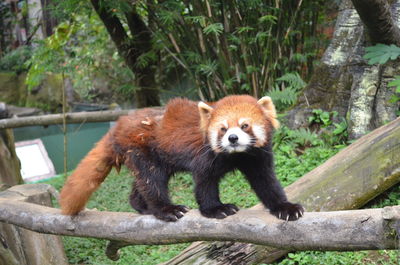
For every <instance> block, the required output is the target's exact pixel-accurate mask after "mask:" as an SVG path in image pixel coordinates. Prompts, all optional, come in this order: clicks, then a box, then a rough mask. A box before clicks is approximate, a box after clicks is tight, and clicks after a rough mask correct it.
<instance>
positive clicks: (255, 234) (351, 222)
mask: <svg viewBox="0 0 400 265" xmlns="http://www.w3.org/2000/svg"><path fill="white" fill-rule="evenodd" d="M399 220H400V206H393V207H385V208H383V209H367V210H355V211H337V212H307V213H305V215H304V217H302V218H300V219H299V220H298V221H295V222H285V221H282V220H278V219H277V218H276V217H274V216H272V215H270V214H268V213H267V212H266V211H264V210H241V211H239V212H238V213H237V214H235V215H233V216H230V217H228V218H225V219H222V220H218V219H210V218H205V217H203V216H201V215H200V214H199V212H198V211H197V210H191V211H190V212H188V213H187V214H186V215H185V216H184V217H183V218H182V219H180V220H179V221H178V222H163V221H160V220H157V219H156V218H155V217H153V216H150V215H138V214H134V213H124V212H98V211H84V212H82V213H80V214H79V215H78V216H75V217H70V216H64V215H61V214H60V210H59V209H54V208H50V207H45V206H41V205H36V204H32V203H27V202H23V201H19V200H12V199H11V200H10V199H5V198H0V221H2V222H6V223H9V224H13V225H17V226H20V227H23V228H26V229H29V230H32V231H36V232H40V233H46V234H55V235H67V236H78V237H94V238H102V239H108V240H115V241H122V242H124V243H122V244H121V245H120V246H126V245H137V244H151V245H153V244H157V245H158V244H174V243H182V242H193V241H199V240H205V241H215V240H218V241H239V242H247V243H254V244H259V245H268V246H274V247H278V248H284V249H290V250H346V251H350V250H368V249H395V248H396V247H397V246H396V233H397V230H398V229H399V225H400V223H399ZM115 251H116V250H114V253H115ZM111 254H112V253H111Z"/></svg>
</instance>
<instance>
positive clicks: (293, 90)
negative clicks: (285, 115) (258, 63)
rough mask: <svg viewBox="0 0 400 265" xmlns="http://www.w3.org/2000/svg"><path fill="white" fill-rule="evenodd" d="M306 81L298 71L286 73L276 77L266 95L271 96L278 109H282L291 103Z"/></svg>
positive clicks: (294, 100)
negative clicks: (273, 84) (273, 85)
mask: <svg viewBox="0 0 400 265" xmlns="http://www.w3.org/2000/svg"><path fill="white" fill-rule="evenodd" d="M305 86H306V83H305V82H304V81H303V79H302V78H301V77H300V75H299V74H298V73H286V74H284V75H283V76H281V77H279V78H277V79H276V85H275V87H273V88H271V89H270V90H269V91H268V92H267V95H268V96H270V97H271V99H272V101H273V102H274V104H275V106H276V108H277V110H278V111H283V110H284V109H287V108H288V107H290V106H291V105H293V104H294V103H295V102H296V100H297V97H298V94H299V92H300V90H301V89H302V88H304V87H305Z"/></svg>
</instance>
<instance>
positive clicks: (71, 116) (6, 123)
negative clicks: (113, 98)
mask: <svg viewBox="0 0 400 265" xmlns="http://www.w3.org/2000/svg"><path fill="white" fill-rule="evenodd" d="M131 112H133V110H110V111H91V112H76V113H67V114H66V119H67V123H84V122H104V121H113V120H116V119H118V117H119V116H122V115H127V114H129V113H131ZM62 123H63V114H49V115H39V116H30V117H21V118H11V119H4V120H0V129H5V128H19V127H25V126H35V125H53V124H62Z"/></svg>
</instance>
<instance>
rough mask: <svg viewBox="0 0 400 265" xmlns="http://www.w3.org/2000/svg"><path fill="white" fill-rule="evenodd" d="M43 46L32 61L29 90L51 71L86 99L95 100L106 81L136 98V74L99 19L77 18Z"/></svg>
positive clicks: (37, 50)
mask: <svg viewBox="0 0 400 265" xmlns="http://www.w3.org/2000/svg"><path fill="white" fill-rule="evenodd" d="M39 44H40V45H39V46H38V47H37V49H36V50H35V52H34V54H33V57H32V59H31V60H30V61H29V62H28V63H30V68H29V72H28V76H27V80H26V82H27V84H28V88H33V87H35V86H37V85H38V84H40V82H41V81H42V79H43V78H44V76H45V75H46V73H48V72H56V73H60V72H63V73H64V74H65V75H66V76H68V78H70V79H71V80H72V82H73V84H74V88H75V90H76V91H77V92H78V93H79V95H80V96H81V97H82V98H86V99H93V97H94V96H96V95H97V92H95V91H96V86H97V88H98V87H101V86H103V84H101V83H103V82H104V80H107V83H108V86H109V87H110V88H111V89H112V90H113V91H114V92H117V94H119V95H122V97H123V98H125V99H126V97H127V96H128V97H129V96H132V93H133V91H134V89H135V86H134V85H133V82H132V80H133V77H134V75H133V74H132V72H131V71H130V70H129V69H128V68H127V67H126V66H125V63H124V62H123V60H122V59H121V57H120V56H119V55H118V53H117V52H116V51H115V49H114V48H113V47H112V43H111V42H110V39H109V36H108V34H107V32H106V30H105V28H104V26H103V25H102V23H101V21H100V20H99V19H98V17H97V16H95V15H88V16H79V15H76V16H73V17H72V18H70V21H69V22H64V23H60V24H59V25H58V26H57V28H56V29H55V30H54V34H53V35H51V36H50V37H48V38H47V39H45V40H44V41H42V42H40V43H39ZM143 60H144V59H143Z"/></svg>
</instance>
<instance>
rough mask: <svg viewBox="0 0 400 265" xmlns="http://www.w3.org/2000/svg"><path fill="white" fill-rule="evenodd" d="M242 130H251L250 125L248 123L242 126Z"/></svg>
mask: <svg viewBox="0 0 400 265" xmlns="http://www.w3.org/2000/svg"><path fill="white" fill-rule="evenodd" d="M240 128H241V129H242V130H246V129H247V128H249V125H248V124H247V123H244V124H242V126H241V127H240Z"/></svg>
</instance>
